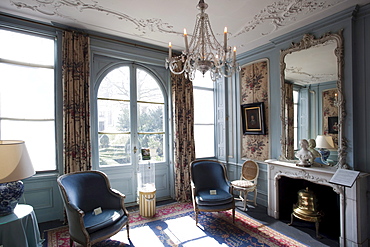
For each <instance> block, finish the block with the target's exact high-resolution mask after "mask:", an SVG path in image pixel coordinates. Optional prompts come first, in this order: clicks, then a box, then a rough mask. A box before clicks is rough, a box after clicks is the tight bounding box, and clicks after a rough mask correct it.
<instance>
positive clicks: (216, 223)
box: [44, 203, 306, 247]
mask: <svg viewBox="0 0 370 247" xmlns="http://www.w3.org/2000/svg"><path fill="white" fill-rule="evenodd" d="M198 220H199V221H198V226H196V225H195V214H194V211H193V206H192V204H191V203H174V204H169V205H165V206H160V207H157V208H156V214H155V216H154V217H153V218H144V217H142V216H140V215H139V213H138V212H131V213H130V240H128V239H127V232H126V228H125V227H124V228H123V230H121V231H120V232H119V233H117V234H116V235H114V236H113V237H111V238H110V239H107V240H104V241H101V242H99V243H96V244H95V245H94V247H111V246H112V247H113V246H114V247H116V246H117V247H118V246H119V247H122V246H125V247H141V246H184V247H188V246H196V247H199V246H207V247H212V246H240V247H244V246H264V247H268V246H271V247H275V246H298V247H300V246H306V245H304V244H302V243H300V242H298V241H296V240H294V239H291V238H289V237H287V236H285V235H283V234H281V233H279V232H277V231H275V230H273V229H271V228H270V227H268V226H266V225H264V224H262V223H260V222H258V221H256V220H254V219H252V218H250V217H248V216H246V215H244V214H241V213H239V212H236V213H235V224H233V223H232V215H231V210H229V211H224V212H201V213H200V214H199V216H198ZM44 243H45V244H44V247H67V246H69V234H68V227H67V226H63V227H59V228H55V229H51V230H48V231H46V232H45V242H44ZM74 246H80V245H78V244H76V243H75V245H74Z"/></svg>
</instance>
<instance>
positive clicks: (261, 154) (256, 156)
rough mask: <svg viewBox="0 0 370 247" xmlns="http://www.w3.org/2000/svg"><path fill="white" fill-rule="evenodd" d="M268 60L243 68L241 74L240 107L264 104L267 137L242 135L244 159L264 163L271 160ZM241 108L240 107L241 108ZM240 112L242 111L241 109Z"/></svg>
mask: <svg viewBox="0 0 370 247" xmlns="http://www.w3.org/2000/svg"><path fill="white" fill-rule="evenodd" d="M268 78H269V71H268V60H267V59H264V60H260V61H256V62H254V63H252V64H247V65H245V66H242V69H241V72H240V89H241V90H240V92H241V95H240V96H241V100H240V101H241V102H240V105H243V104H249V103H256V102H264V107H265V109H264V118H265V128H266V132H265V133H266V135H242V141H241V144H242V150H241V151H242V153H241V155H242V158H243V159H252V160H256V161H264V160H266V159H268V158H269V156H270V153H269V149H270V148H269V145H270V144H269V136H268V126H269V109H268V95H269V92H268ZM239 108H240V107H239ZM239 110H240V109H239Z"/></svg>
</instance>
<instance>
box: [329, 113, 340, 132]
mask: <svg viewBox="0 0 370 247" xmlns="http://www.w3.org/2000/svg"><path fill="white" fill-rule="evenodd" d="M328 128H329V134H338V117H328Z"/></svg>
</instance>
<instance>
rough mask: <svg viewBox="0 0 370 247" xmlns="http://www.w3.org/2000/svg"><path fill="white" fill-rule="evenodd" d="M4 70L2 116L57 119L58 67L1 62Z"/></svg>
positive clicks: (0, 75)
mask: <svg viewBox="0 0 370 247" xmlns="http://www.w3.org/2000/svg"><path fill="white" fill-rule="evenodd" d="M0 71H1V73H0V111H1V116H2V117H8V118H26V119H36V118H37V119H53V118H54V103H53V102H54V70H52V69H42V68H32V67H24V66H15V65H11V64H2V63H0ZM14 92H17V93H16V94H14ZM31 92H32V93H31Z"/></svg>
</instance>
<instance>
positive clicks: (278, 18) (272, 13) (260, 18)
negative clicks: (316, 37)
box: [234, 0, 340, 37]
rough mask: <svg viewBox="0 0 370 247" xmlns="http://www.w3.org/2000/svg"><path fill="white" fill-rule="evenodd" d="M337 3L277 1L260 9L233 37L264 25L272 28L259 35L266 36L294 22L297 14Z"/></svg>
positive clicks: (307, 0)
mask: <svg viewBox="0 0 370 247" xmlns="http://www.w3.org/2000/svg"><path fill="white" fill-rule="evenodd" d="M338 3H340V0H338V1H336V2H334V3H332V4H327V3H326V1H318V0H314V1H311V0H294V1H292V0H283V1H277V2H274V3H273V4H270V5H268V6H266V7H265V8H264V9H262V10H261V11H260V13H259V14H257V15H255V16H254V18H253V20H251V21H250V22H248V23H247V25H246V26H245V27H244V28H243V29H242V31H240V32H238V33H236V34H235V36H234V37H237V36H239V35H242V34H245V33H247V32H249V31H252V30H254V29H256V28H257V26H260V25H262V24H264V23H266V24H269V25H271V26H272V29H271V30H270V31H269V32H267V33H261V35H268V34H270V33H272V32H274V31H276V30H277V29H278V28H280V27H283V26H286V25H288V24H290V23H292V22H294V21H295V20H296V17H297V16H298V15H299V14H307V13H313V12H314V11H319V10H324V9H326V8H328V7H332V6H334V5H336V4H338Z"/></svg>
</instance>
